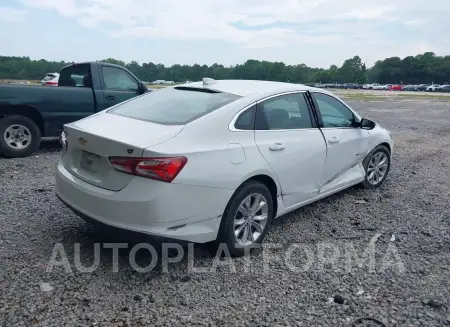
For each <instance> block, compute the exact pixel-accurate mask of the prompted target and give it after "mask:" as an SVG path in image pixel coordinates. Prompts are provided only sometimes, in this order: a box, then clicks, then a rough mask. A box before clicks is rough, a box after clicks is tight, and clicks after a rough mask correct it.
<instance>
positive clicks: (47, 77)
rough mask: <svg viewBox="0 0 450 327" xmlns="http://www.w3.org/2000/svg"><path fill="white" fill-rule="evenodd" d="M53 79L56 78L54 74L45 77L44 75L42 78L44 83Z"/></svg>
mask: <svg viewBox="0 0 450 327" xmlns="http://www.w3.org/2000/svg"><path fill="white" fill-rule="evenodd" d="M55 77H56V75H55V74H47V75H45V77H44V81H49V80H52V79H54V78H55Z"/></svg>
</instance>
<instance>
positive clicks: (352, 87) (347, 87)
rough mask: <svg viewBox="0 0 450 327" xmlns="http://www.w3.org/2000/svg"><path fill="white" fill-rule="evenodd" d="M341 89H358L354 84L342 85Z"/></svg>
mask: <svg viewBox="0 0 450 327" xmlns="http://www.w3.org/2000/svg"><path fill="white" fill-rule="evenodd" d="M342 88H343V89H353V90H356V89H358V88H359V87H358V84H355V83H345V84H344V85H342Z"/></svg>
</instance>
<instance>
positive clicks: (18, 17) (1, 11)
mask: <svg viewBox="0 0 450 327" xmlns="http://www.w3.org/2000/svg"><path fill="white" fill-rule="evenodd" d="M27 15H28V11H26V10H21V9H15V8H11V7H0V21H3V22H7V23H21V22H23V21H24V20H25V19H26V18H27Z"/></svg>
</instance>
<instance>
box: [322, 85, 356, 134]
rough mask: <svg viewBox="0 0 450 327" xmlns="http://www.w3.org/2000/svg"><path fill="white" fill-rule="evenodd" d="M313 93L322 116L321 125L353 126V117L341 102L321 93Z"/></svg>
mask: <svg viewBox="0 0 450 327" xmlns="http://www.w3.org/2000/svg"><path fill="white" fill-rule="evenodd" d="M313 95H314V98H315V99H316V103H317V105H318V107H319V108H318V109H319V111H320V115H321V116H322V121H323V127H352V126H354V123H355V117H354V115H353V113H352V112H351V110H350V109H348V108H347V107H346V106H345V105H344V104H343V103H342V102H340V101H338V100H336V99H335V98H333V97H331V96H329V95H326V94H323V93H313Z"/></svg>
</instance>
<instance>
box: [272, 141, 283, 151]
mask: <svg viewBox="0 0 450 327" xmlns="http://www.w3.org/2000/svg"><path fill="white" fill-rule="evenodd" d="M284 149H286V147H285V146H284V145H283V144H282V143H275V144H273V145H271V146H270V147H269V150H270V151H283V150H284Z"/></svg>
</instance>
